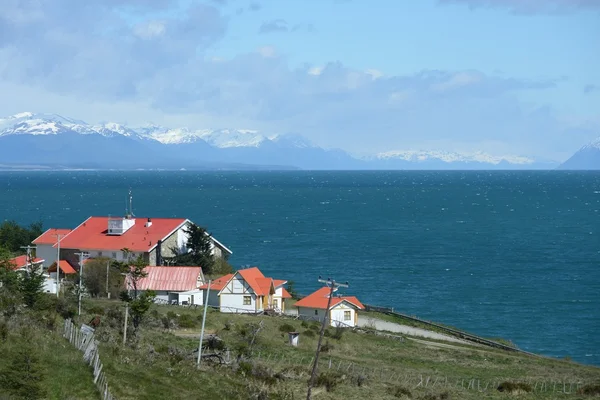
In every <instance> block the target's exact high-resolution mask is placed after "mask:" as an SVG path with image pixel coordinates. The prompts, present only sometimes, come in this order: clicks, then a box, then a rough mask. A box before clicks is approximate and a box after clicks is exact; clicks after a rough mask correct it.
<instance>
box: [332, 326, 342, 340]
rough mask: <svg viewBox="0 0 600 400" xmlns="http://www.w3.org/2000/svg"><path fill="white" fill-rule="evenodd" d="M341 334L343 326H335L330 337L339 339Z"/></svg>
mask: <svg viewBox="0 0 600 400" xmlns="http://www.w3.org/2000/svg"><path fill="white" fill-rule="evenodd" d="M343 334H344V328H342V327H341V326H338V327H336V328H335V330H334V331H333V333H332V334H331V337H332V338H333V339H335V340H341V339H342V335H343Z"/></svg>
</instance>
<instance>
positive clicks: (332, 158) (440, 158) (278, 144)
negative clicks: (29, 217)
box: [0, 112, 555, 169]
mask: <svg viewBox="0 0 600 400" xmlns="http://www.w3.org/2000/svg"><path fill="white" fill-rule="evenodd" d="M25 164H28V165H51V166H55V167H58V166H77V167H80V168H85V167H89V168H176V169H179V168H206V167H209V168H238V169H242V168H243V169H246V168H257V166H263V167H264V166H267V167H269V168H286V169H287V168H302V169H524V168H526V169H532V168H553V167H554V166H555V165H549V164H539V163H537V162H536V161H534V160H533V159H531V158H528V157H521V156H493V155H490V154H487V153H482V152H477V153H471V154H462V153H453V152H446V151H415V150H407V151H391V152H386V153H380V154H377V155H375V156H371V157H367V158H358V157H352V156H350V155H349V154H348V153H346V152H344V151H342V150H327V149H323V148H320V147H318V146H315V145H314V144H313V143H311V142H310V141H309V140H307V139H306V138H304V137H302V136H301V135H297V134H293V135H292V134H284V135H282V134H271V135H268V134H265V133H262V132H259V131H256V130H250V129H219V130H210V129H197V130H194V129H189V128H186V127H179V128H173V127H164V126H159V125H144V126H140V127H130V126H126V125H122V124H118V123H112V122H108V123H101V124H88V123H86V122H84V121H80V120H76V119H71V118H65V117H63V116H60V115H56V114H34V113H30V112H26V113H20V114H16V115H13V116H10V117H7V118H3V119H0V166H1V165H25ZM249 166H253V167H249Z"/></svg>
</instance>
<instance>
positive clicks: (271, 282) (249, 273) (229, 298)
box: [199, 267, 291, 313]
mask: <svg viewBox="0 0 600 400" xmlns="http://www.w3.org/2000/svg"><path fill="white" fill-rule="evenodd" d="M286 283H287V281H285V280H280V279H273V278H269V277H266V276H264V275H263V273H262V272H261V271H260V270H259V269H258V268H257V267H252V268H246V269H241V270H239V271H237V272H236V273H235V274H229V275H226V276H224V277H221V278H219V279H217V280H215V282H212V283H211V288H210V289H211V290H210V293H209V296H208V299H209V300H208V305H209V306H215V307H219V309H220V311H221V312H225V313H260V312H263V311H266V310H273V311H275V312H283V311H285V299H287V298H291V296H290V294H289V293H288V291H287V290H286V289H285V288H284V285H285V284H286ZM199 289H200V290H203V291H204V292H205V293H206V290H207V289H208V284H204V285H202V286H200V287H199ZM215 294H216V295H215Z"/></svg>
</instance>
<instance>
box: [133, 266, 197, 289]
mask: <svg viewBox="0 0 600 400" xmlns="http://www.w3.org/2000/svg"><path fill="white" fill-rule="evenodd" d="M144 271H145V272H147V273H148V276H146V277H145V278H142V279H140V280H139V281H138V284H137V289H138V290H164V291H170V292H185V291H187V290H192V289H196V288H197V287H198V285H199V283H200V279H202V267H146V268H145V269H144Z"/></svg>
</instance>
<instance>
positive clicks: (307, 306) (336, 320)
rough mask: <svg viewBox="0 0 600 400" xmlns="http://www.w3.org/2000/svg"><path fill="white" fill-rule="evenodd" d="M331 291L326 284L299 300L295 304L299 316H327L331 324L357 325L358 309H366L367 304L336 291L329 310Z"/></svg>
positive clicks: (316, 318) (318, 318)
mask: <svg viewBox="0 0 600 400" xmlns="http://www.w3.org/2000/svg"><path fill="white" fill-rule="evenodd" d="M330 293H331V289H330V288H329V287H327V286H326V287H322V288H321V289H319V290H317V291H316V292H314V293H312V294H310V295H308V296H306V297H304V298H303V299H300V300H298V301H297V302H296V304H294V307H296V308H297V310H298V316H299V317H300V318H301V319H310V320H322V319H323V317H324V316H327V318H328V319H329V324H330V325H331V326H342V327H344V326H356V325H357V324H358V310H364V309H365V306H364V305H363V304H362V303H361V302H360V301H358V299H357V298H356V297H354V296H336V295H335V293H334V295H333V297H332V298H331V305H330V306H329V310H328V309H327V302H328V301H329V295H330Z"/></svg>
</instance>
